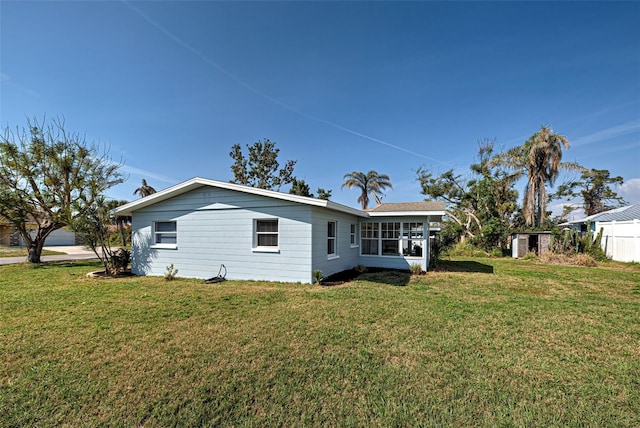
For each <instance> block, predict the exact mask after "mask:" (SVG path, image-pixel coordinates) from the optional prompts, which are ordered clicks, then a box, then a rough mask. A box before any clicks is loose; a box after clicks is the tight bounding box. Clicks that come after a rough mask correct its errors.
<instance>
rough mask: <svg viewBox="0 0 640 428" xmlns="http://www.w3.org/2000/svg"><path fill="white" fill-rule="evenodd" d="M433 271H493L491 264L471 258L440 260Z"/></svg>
mask: <svg viewBox="0 0 640 428" xmlns="http://www.w3.org/2000/svg"><path fill="white" fill-rule="evenodd" d="M432 270H433V271H435V272H473V273H490V274H492V273H493V266H491V265H486V264H484V263H479V262H476V261H473V260H440V261H439V262H438V265H437V266H436V267H435V268H433V269H432Z"/></svg>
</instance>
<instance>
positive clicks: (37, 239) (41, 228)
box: [0, 119, 123, 263]
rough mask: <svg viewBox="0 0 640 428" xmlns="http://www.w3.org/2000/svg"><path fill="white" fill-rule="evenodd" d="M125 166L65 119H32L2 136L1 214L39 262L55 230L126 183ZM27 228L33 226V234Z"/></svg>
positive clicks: (0, 154)
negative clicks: (122, 170)
mask: <svg viewBox="0 0 640 428" xmlns="http://www.w3.org/2000/svg"><path fill="white" fill-rule="evenodd" d="M120 166H121V164H120V163H115V162H113V161H112V160H111V159H110V158H109V157H108V152H107V150H106V149H102V150H101V148H100V147H99V146H97V145H95V144H88V143H87V142H86V141H85V138H84V137H83V136H82V135H80V134H78V133H72V132H67V131H66V130H65V127H64V121H63V120H61V119H54V120H53V121H51V122H50V123H49V124H47V123H46V121H45V120H44V119H43V121H42V124H41V123H40V122H39V121H38V120H37V119H32V120H31V119H28V120H27V127H26V129H25V128H20V127H17V128H16V130H15V131H12V130H11V129H10V128H8V127H7V128H6V129H5V130H4V133H3V135H2V136H0V215H1V216H3V217H5V218H6V219H8V220H9V222H11V224H13V225H14V226H15V227H16V228H17V229H18V231H19V233H20V235H21V236H22V238H23V240H24V242H25V243H26V245H27V249H28V252H29V255H28V259H27V260H28V261H29V262H31V263H40V255H41V253H42V247H43V246H44V243H45V240H46V238H47V236H49V234H51V232H53V231H54V230H57V229H60V228H62V227H65V226H68V225H69V224H71V223H72V221H74V220H75V219H77V218H79V217H82V216H84V215H85V214H86V213H87V211H88V209H89V207H90V206H91V205H92V204H93V203H94V202H95V201H96V199H97V198H98V197H99V196H100V195H102V194H103V193H104V192H105V191H106V190H107V189H109V188H110V187H112V186H114V185H116V184H119V183H122V182H123V177H122V175H121V174H120V173H119V171H118V170H119V168H120ZM29 224H35V230H34V231H33V234H31V233H29V232H30V230H29V227H28V225H29Z"/></svg>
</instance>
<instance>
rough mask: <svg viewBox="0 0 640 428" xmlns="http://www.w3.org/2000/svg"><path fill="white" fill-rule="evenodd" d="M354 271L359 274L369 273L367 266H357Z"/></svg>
mask: <svg viewBox="0 0 640 428" xmlns="http://www.w3.org/2000/svg"><path fill="white" fill-rule="evenodd" d="M354 269H355V270H356V272H358V273H365V272H366V271H367V267H366V266H365V265H356V267H355V268H354Z"/></svg>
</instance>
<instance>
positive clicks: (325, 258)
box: [311, 207, 360, 277]
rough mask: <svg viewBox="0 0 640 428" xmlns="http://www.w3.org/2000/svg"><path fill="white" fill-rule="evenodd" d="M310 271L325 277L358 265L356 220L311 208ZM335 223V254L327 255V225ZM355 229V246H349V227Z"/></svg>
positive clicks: (333, 212)
mask: <svg viewBox="0 0 640 428" xmlns="http://www.w3.org/2000/svg"><path fill="white" fill-rule="evenodd" d="M312 212H313V234H312V240H311V242H312V244H311V245H312V260H313V261H312V270H320V271H322V273H323V275H324V276H325V277H327V276H329V275H331V274H334V273H337V272H341V271H343V270H347V269H351V268H353V267H355V266H356V265H357V264H359V263H360V262H359V255H360V250H359V246H358V242H359V230H360V224H359V222H358V218H357V217H355V216H351V215H349V214H345V213H341V212H337V211H332V210H326V209H322V208H318V207H313V210H312ZM330 221H334V222H336V232H337V233H336V254H335V256H330V255H328V254H327V240H328V236H327V233H328V227H329V226H328V223H329V222H330ZM352 224H353V225H354V226H355V229H356V244H355V245H353V246H352V245H351V225H352Z"/></svg>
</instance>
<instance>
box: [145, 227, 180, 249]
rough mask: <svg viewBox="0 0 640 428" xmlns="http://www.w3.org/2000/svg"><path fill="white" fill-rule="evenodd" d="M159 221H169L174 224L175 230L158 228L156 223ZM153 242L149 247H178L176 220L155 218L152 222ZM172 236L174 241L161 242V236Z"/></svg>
mask: <svg viewBox="0 0 640 428" xmlns="http://www.w3.org/2000/svg"><path fill="white" fill-rule="evenodd" d="M161 223H171V224H173V225H174V229H175V230H169V231H167V230H158V225H159V224H161ZM152 227H153V243H152V244H151V248H165V249H172V250H174V249H176V248H178V222H177V221H175V220H156V221H154V222H153V226H152ZM163 235H165V236H174V237H175V241H176V242H170V243H168V242H162V236H163Z"/></svg>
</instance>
